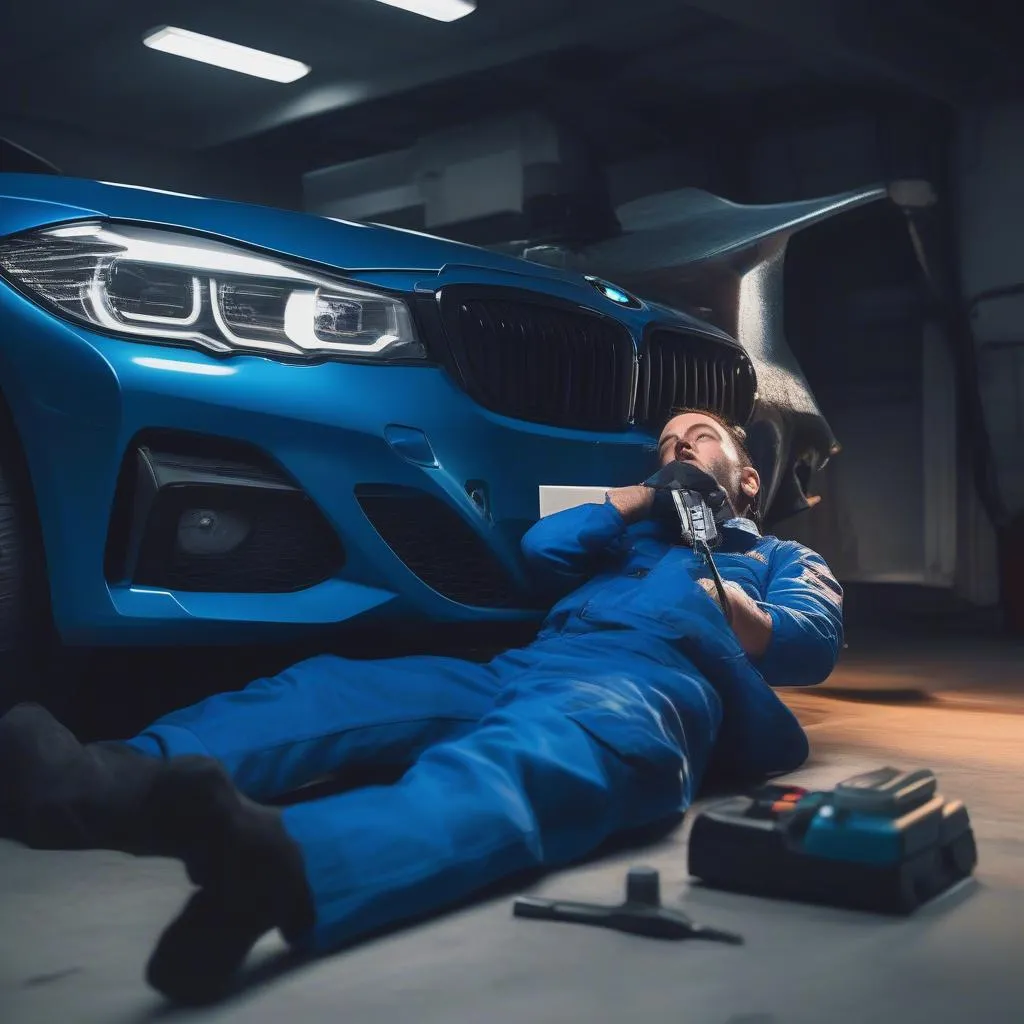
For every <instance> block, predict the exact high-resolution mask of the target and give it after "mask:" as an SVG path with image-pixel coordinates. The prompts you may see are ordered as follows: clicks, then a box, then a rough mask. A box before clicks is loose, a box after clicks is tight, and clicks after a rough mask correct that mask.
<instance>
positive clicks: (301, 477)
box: [0, 285, 652, 645]
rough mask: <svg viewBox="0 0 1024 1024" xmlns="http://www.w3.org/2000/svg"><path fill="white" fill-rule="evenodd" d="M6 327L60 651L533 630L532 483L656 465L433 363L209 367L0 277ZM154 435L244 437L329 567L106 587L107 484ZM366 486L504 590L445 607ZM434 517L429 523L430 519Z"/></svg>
mask: <svg viewBox="0 0 1024 1024" xmlns="http://www.w3.org/2000/svg"><path fill="white" fill-rule="evenodd" d="M0 333H2V337H0V371H2V373H3V382H4V390H5V397H6V400H7V403H8V405H9V406H10V408H11V411H12V414H13V417H14V420H15V423H16V425H17V427H18V430H19V433H20V435H21V443H22V445H23V448H24V451H25V454H26V458H27V461H28V465H29V469H30V473H31V477H32V483H33V488H34V493H35V498H36V504H37V508H38V514H39V519H40V523H41V529H42V535H43V540H44V546H45V553H46V558H47V565H48V574H49V583H50V591H51V600H52V608H53V614H54V618H55V622H56V624H57V628H58V630H59V632H60V635H61V636H62V638H63V639H64V641H65V642H66V643H69V644H72V645H118V644H140V645H151V644H162V643H181V642H186V643H210V642H240V643H241V642H250V641H254V640H268V639H287V638H289V637H291V636H293V635H295V634H296V633H300V632H302V631H304V630H305V629H307V628H309V627H314V628H320V627H337V626H348V627H359V628H362V627H363V626H365V625H370V624H373V625H380V624H385V625H386V624H387V623H389V622H395V623H398V622H409V621H416V620H419V621H429V622H442V623H460V622H503V621H510V622H514V621H524V620H528V619H530V618H533V617H535V615H536V611H535V610H532V609H531V608H530V601H529V597H528V587H527V584H526V580H525V579H524V577H523V569H522V564H521V561H520V557H519V540H520V538H521V536H522V534H523V532H524V531H525V530H526V529H527V528H528V527H529V525H530V524H531V523H532V522H534V521H535V520H536V518H537V516H538V512H539V498H538V489H539V487H540V486H541V485H544V484H548V485H552V484H554V485H579V486H618V485H623V484H629V483H635V482H636V481H637V480H638V479H641V478H642V476H643V474H644V471H645V469H646V468H647V466H648V465H649V460H650V458H651V449H652V437H651V436H650V434H649V433H647V432H645V431H642V430H629V431H625V432H620V433H611V434H602V433H595V432H590V431H577V430H569V429H562V428H554V427H550V426H544V425H539V424H533V423H527V422H522V421H518V420H513V419H510V418H507V417H504V416H501V415H498V414H495V413H493V412H490V411H487V410H486V409H484V408H482V407H481V406H480V405H478V404H476V403H475V402H474V401H473V400H472V399H471V398H470V397H468V396H467V395H466V393H465V392H464V391H463V390H461V389H460V388H459V387H458V386H457V385H456V384H455V383H454V382H453V380H452V378H451V377H450V375H449V374H448V373H447V372H446V371H445V370H443V369H441V368H439V367H437V366H434V365H430V366H428V365H423V366H418V365H393V366H388V365H372V364H357V363H340V362H328V363H323V364H320V365H313V366H300V365H288V364H282V363H279V362H275V361H272V360H269V359H264V358H261V357H254V356H240V357H235V358H232V359H229V360H223V361H222V360H217V359H214V358H211V357H208V356H206V355H204V354H202V353H199V352H197V351H192V350H185V349H175V348H170V347H160V346H155V345H147V344H137V343H134V342H131V341H125V340H121V339H116V338H111V337H106V336H103V335H101V334H98V333H94V332H91V331H88V330H85V329H82V328H79V327H77V326H74V325H71V324H68V323H65V322H63V321H60V320H57V319H55V318H54V317H52V316H51V315H50V314H48V313H47V312H45V311H44V310H42V309H40V308H39V307H37V306H35V305H34V304H32V303H31V302H29V301H27V300H26V299H25V298H23V297H22V296H20V295H19V294H17V293H15V292H13V291H11V290H9V289H8V288H6V287H5V286H3V285H0ZM154 430H159V431H163V432H171V433H174V432H182V433H183V434H184V433H187V434H190V435H195V436H198V437H199V438H204V437H205V438H214V439H229V440H235V441H241V442H245V443H246V444H247V445H248V446H251V447H252V448H253V449H254V450H257V451H258V452H260V453H262V454H263V455H264V456H266V457H267V458H268V459H269V460H271V461H272V463H273V464H275V465H276V466H277V467H279V469H280V470H281V471H282V473H283V474H284V475H285V476H286V477H287V478H288V479H289V480H290V482H291V483H292V484H293V485H294V486H295V487H296V488H297V489H298V490H299V491H301V492H303V493H304V495H306V496H307V497H308V499H309V501H310V502H311V503H312V504H313V505H314V506H315V507H316V509H318V510H319V513H320V514H322V517H323V519H324V520H325V521H326V523H327V524H328V525H329V527H330V529H331V531H332V532H333V533H334V535H335V536H336V537H337V539H338V540H339V541H340V544H341V546H342V548H343V550H344V561H343V564H341V565H340V567H339V568H338V569H337V571H336V572H333V571H332V572H331V573H330V575H329V576H328V577H327V578H325V579H323V580H322V581H320V582H316V583H315V584H314V585H311V586H306V587H303V588H301V589H296V590H293V591H291V592H280V593H260V592H247V593H238V592H216V591H205V592H200V591H190V590H181V589H174V588H171V587H163V586H154V585H139V584H138V583H133V582H132V581H131V580H128V579H120V578H117V577H118V574H117V572H112V570H111V568H110V564H109V554H108V545H109V543H110V540H111V533H112V525H111V524H112V517H114V518H115V520H116V506H117V504H118V502H119V501H121V502H123V501H124V495H123V494H121V496H120V497H119V493H120V492H119V481H122V483H121V489H122V491H123V488H124V484H123V479H122V474H123V470H124V467H125V465H126V460H127V461H129V462H130V461H131V459H132V458H133V457H134V456H133V449H134V448H135V447H136V446H137V445H138V443H139V438H140V436H142V437H145V436H146V435H147V432H152V431H154ZM365 493H373V494H376V495H377V497H378V498H380V497H381V496H383V497H384V498H387V497H388V495H391V496H392V497H396V498H397V497H398V496H404V497H406V498H408V497H410V496H413V497H415V498H416V499H417V500H416V501H414V502H412V503H411V504H410V503H406V504H404V505H398V506H394V507H395V508H396V509H398V510H399V513H398V514H399V515H400V516H405V517H406V518H408V517H409V516H414V517H418V516H421V515H422V514H423V509H424V508H427V509H429V510H432V512H431V515H430V516H426V517H424V521H423V522H419V521H417V523H411V524H410V523H406V524H405V525H406V526H408V527H410V529H411V530H412V532H413V533H414V534H415V533H416V530H417V529H419V530H420V533H421V534H422V535H421V536H419V541H418V542H419V544H420V548H421V550H425V551H426V552H427V555H426V556H422V557H428V556H429V553H430V550H431V546H432V545H434V546H435V550H436V549H437V547H438V546H443V545H446V544H451V543H452V536H451V534H452V532H453V531H455V532H456V533H457V534H458V537H457V538H456V540H457V542H458V543H461V544H464V545H467V548H466V550H470V551H472V552H476V554H477V555H478V556H479V557H481V558H486V559H487V560H488V561H489V568H488V570H487V571H488V572H490V573H491V576H492V577H493V576H494V574H495V573H497V574H498V575H499V576H500V577H501V579H502V580H504V581H505V583H507V591H508V592H507V593H506V594H505V595H504V596H503V597H502V598H501V599H500V600H490V599H488V604H489V605H490V606H487V607H481V606H478V605H475V604H471V603H467V601H466V600H465V599H453V598H452V596H451V593H449V595H448V596H446V595H445V593H444V592H443V591H444V589H445V588H444V587H441V588H440V589H436V586H437V579H436V575H435V576H431V575H430V574H429V573H426V574H425V573H423V572H422V567H415V568H417V571H413V568H411V567H410V565H409V564H407V561H408V559H407V560H406V561H403V558H402V557H399V554H400V553H401V552H399V553H396V550H395V546H394V541H393V539H392V538H389V539H391V540H392V543H391V544H390V545H389V543H388V541H387V540H386V539H385V537H384V536H382V533H381V530H380V527H381V524H380V522H379V521H378V522H377V526H376V527H375V525H374V523H373V522H371V516H370V514H369V513H368V512H367V508H368V505H367V502H366V501H365ZM361 496H362V497H363V499H364V500H361ZM130 504H131V502H128V505H130ZM439 505H440V507H441V509H442V510H443V511H444V512H445V515H444V516H442V517H441V519H442V520H443V529H439V528H438V526H437V522H436V520H437V517H436V515H434V514H433V513H436V512H437V511H438V507H439ZM393 518H394V517H393V516H392V519H393ZM428 520H429V521H428ZM400 525H401V524H400ZM431 529H433V530H435V533H436V535H434V536H432V535H430V532H429V531H430V530H431ZM424 531H425V533H424ZM115 532H116V530H115ZM385 532H387V531H385ZM406 532H407V533H408V532H409V531H408V530H406ZM115 539H116V538H115ZM417 573H419V575H418V574H417ZM428 581H432V582H433V583H434V586H431V585H428ZM456 589H457V590H458V588H456ZM459 593H465V591H464V590H463V591H459ZM510 595H511V596H510ZM519 596H521V597H522V600H519V599H518V597H519Z"/></svg>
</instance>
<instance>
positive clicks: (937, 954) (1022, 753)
mask: <svg viewBox="0 0 1024 1024" xmlns="http://www.w3.org/2000/svg"><path fill="white" fill-rule="evenodd" d="M789 699H790V700H791V702H792V706H793V707H794V708H795V709H796V711H797V713H798V714H799V715H800V716H801V718H802V719H803V721H804V722H805V723H806V724H807V726H808V729H809V732H810V735H811V737H812V745H813V756H812V760H811V762H810V763H809V764H808V765H807V766H806V767H805V768H804V769H803V770H801V771H800V772H799V773H797V774H796V775H795V776H794V779H795V781H797V782H799V783H801V784H804V785H808V784H810V785H831V784H834V783H835V782H837V781H839V780H840V779H842V778H844V777H846V776H848V775H851V774H854V773H856V772H858V771H861V770H866V769H869V768H873V767H878V766H879V765H881V764H886V763H896V764H900V765H907V766H916V765H928V766H930V767H932V768H934V769H935V770H936V771H937V772H938V773H939V776H940V781H941V784H942V789H943V791H944V792H946V793H947V794H949V795H955V796H958V797H962V798H963V799H965V801H966V802H967V805H968V807H969V809H970V812H971V816H972V819H973V823H974V828H975V832H976V835H977V838H978V842H979V848H980V866H979V871H978V875H977V879H976V880H974V881H972V882H970V883H967V884H966V885H964V886H963V887H961V888H960V889H959V890H957V891H954V892H953V893H951V894H948V895H947V896H946V897H944V898H942V899H940V900H939V901H937V902H936V903H935V904H933V905H931V906H929V907H927V908H925V909H924V910H922V911H920V912H919V913H918V914H917V915H916V916H914V917H913V918H911V919H907V920H889V919H882V918H876V917H873V916H870V915H864V914H857V913H848V912H840V911H834V910H830V909H823V908H815V907H807V906H801V905H797V904H788V903H778V902H771V901H766V900H758V899H752V898H748V897H741V896H734V895H728V894H721V893H715V892H711V891H706V890H701V889H700V888H699V887H692V888H691V887H690V886H689V884H688V882H687V875H686V858H685V839H686V825H685V824H684V826H683V827H682V828H681V829H680V830H679V831H678V832H677V833H676V834H675V835H673V836H672V837H670V838H669V839H668V840H666V841H664V842H662V843H660V844H659V845H657V846H655V847H651V848H648V849H645V850H642V851H634V852H632V853H628V854H622V855H616V856H613V857H610V858H607V859H605V860H603V861H600V862H597V863H593V864H588V865H585V866H583V867H579V868H576V869H573V870H571V871H566V872H562V873H561V874H559V875H556V876H552V877H550V878H548V879H546V880H544V881H543V882H541V883H539V884H537V885H535V886H533V887H532V889H531V890H530V891H533V892H536V893H543V894H557V895H558V896H561V897H565V898H569V899H572V898H578V899H587V900H595V901H607V902H614V901H617V900H618V899H619V898H620V895H621V887H622V882H623V878H624V875H625V871H626V869H627V867H628V866H630V865H632V864H637V863H644V864H651V865H653V866H655V867H657V868H659V869H660V871H661V875H662V890H663V895H664V898H666V899H667V900H679V899H681V900H683V901H684V903H685V905H686V906H687V907H688V908H689V910H690V912H691V913H692V914H693V916H694V917H695V918H697V919H698V920H700V921H705V922H706V923H708V924H711V925H716V926H719V927H721V928H726V929H729V930H733V931H738V932H740V933H741V934H743V935H744V936H745V938H746V944H745V945H744V946H742V947H730V946H719V945H715V944H706V943H700V942H685V943H658V942H654V941H651V940H647V939H642V938H634V937H629V936H625V935H620V934H617V933H612V932H603V931H598V930H589V929H586V928H579V927H575V926H570V925H559V924H545V923H538V922H531V921H520V920H515V919H513V918H512V916H511V909H510V903H511V900H510V897H507V896H506V897H501V898H497V899H492V900H490V901H488V902H485V903H482V904H479V905H476V906H473V907H471V908H469V909H466V910H463V911H460V912H457V913H454V914H451V915H449V916H447V917H445V918H443V919H441V920H438V921H435V922H433V923H430V924H426V925H423V926H420V927H417V928H414V929H410V930H408V931H405V932H401V933H398V934H396V935H393V936H390V937H387V938H383V939H379V940H377V941H374V942H372V943H369V944H366V945H364V946H361V947H359V948H356V949H354V950H352V951H349V952H346V953H343V954H340V955H337V956H335V957H332V958H329V959H326V960H323V961H320V962H317V963H313V964H307V965H304V966H299V967H294V968H292V969H289V965H288V964H287V962H282V960H281V954H282V947H281V945H280V943H279V942H278V941H277V940H276V939H268V940H266V941H265V942H264V943H262V944H261V946H260V947H258V949H257V952H256V955H255V956H254V961H253V969H252V971H251V972H250V977H249V978H248V979H247V985H246V986H245V987H243V988H242V990H241V991H240V993H239V994H238V995H237V996H236V997H234V998H232V999H231V1000H230V1001H228V1002H226V1003H223V1004H221V1005H219V1006H217V1007H213V1008H210V1009H207V1010H204V1011H171V1010H169V1009H168V1008H167V1007H166V1006H165V1005H164V1004H162V1003H161V1001H160V999H159V998H158V997H157V996H155V995H154V994H153V993H152V992H150V991H149V990H148V989H147V988H146V986H145V984H144V983H143V981H142V976H141V972H142V968H143V964H144V962H145V959H146V956H147V955H148V951H149V949H150V947H151V945H152V943H153V942H154V941H155V939H156V937H157V935H158V934H159V932H160V930H161V928H162V927H163V925H164V923H165V922H166V921H167V920H168V919H169V918H170V916H171V915H172V914H173V913H175V912H176V909H177V908H178V906H179V905H180V904H181V902H182V901H183V900H184V898H185V896H186V895H187V893H188V891H189V887H188V883H187V881H186V880H185V878H184V876H183V874H182V872H181V870H180V868H178V866H177V865H175V864H173V863H169V862H162V861H141V860H132V859H130V858H126V857H121V856H119V855H116V854H110V853H96V854H61V853H35V852H31V851H27V850H23V849H21V848H18V847H16V846H13V845H11V844H3V843H0V1021H2V1022H3V1024H37V1022H38V1024H56V1022H61V1021H68V1022H73V1024H90V1022H97V1024H99V1022H102V1024H120V1022H125V1024H129V1022H131V1024H136V1022H139V1024H141V1022H145V1021H150V1020H154V1021H155V1020H161V1019H164V1018H171V1019H177V1018H182V1019H187V1020H192V1019H195V1020H197V1021H199V1020H202V1021H216V1022H227V1021H246V1022H250V1021H252V1022H261V1021H267V1022H270V1021H275V1022H276V1021H281V1020H293V1021H303V1022H319V1021H325V1022H327V1021H337V1020H345V1021H346V1022H352V1024H358V1022H363V1021H366V1022H369V1021H370V1020H371V1019H380V1020H390V1021H396V1022H399V1021H400V1022H406V1021H408V1022H415V1024H484V1022H486V1024H506V1022H508V1024H512V1022H516V1024H525V1022H529V1024H563V1022H564V1024H570V1022H573V1024H575V1022H581V1024H582V1022H584V1021H586V1022H594V1021H608V1022H615V1024H621V1022H623V1021H626V1020H634V1019H635V1020H638V1021H650V1022H652V1024H655V1022H657V1024H662V1022H666V1021H683V1020H685V1021H686V1022H688V1024H844V1022H858V1024H860V1022H864V1024H867V1022H875V1024H888V1022H890V1021H891V1022H894V1024H895V1022H899V1024H917V1022H920V1024H962V1022H965V1021H974V1022H977V1024H1004V1022H1005V1024H1011V1022H1013V1024H1016V1022H1019V1021H1021V1020H1024V1009H1022V1007H1024V971H1022V970H1021V953H1022V951H1024V824H1022V821H1021V809H1022V803H1021V799H1020V794H1021V792H1022V788H1021V776H1022V769H1024V650H1022V649H1021V648H1020V647H1009V646H1006V645H1001V644H998V643H994V642H992V641H967V640H963V639H959V640H947V641H944V642H942V641H927V642H925V641H922V642H920V643H919V644H918V645H916V646H915V645H914V644H907V643H903V644H887V643H884V642H881V641H879V642H876V643H873V644H863V643H862V644H861V645H860V652H859V653H857V654H855V655H853V654H852V655H850V656H848V657H847V658H846V659H845V660H844V663H843V665H842V666H841V667H840V669H839V670H838V671H837V673H836V675H835V676H834V677H833V679H832V681H830V683H829V684H828V685H827V686H826V687H823V688H820V689H819V690H817V691H814V692H802V693H797V694H793V695H791V697H790V698H789Z"/></svg>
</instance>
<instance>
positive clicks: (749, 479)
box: [740, 466, 761, 501]
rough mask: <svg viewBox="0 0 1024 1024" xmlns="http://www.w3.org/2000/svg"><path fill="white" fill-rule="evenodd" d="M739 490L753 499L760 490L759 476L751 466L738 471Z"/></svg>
mask: <svg viewBox="0 0 1024 1024" xmlns="http://www.w3.org/2000/svg"><path fill="white" fill-rule="evenodd" d="M740 490H741V491H742V492H743V494H745V495H746V497H747V498H748V499H749V500H750V501H753V500H754V499H755V498H756V497H757V496H758V494H759V493H760V491H761V478H760V477H759V476H758V475H757V470H756V469H754V467H753V466H747V468H746V469H743V470H741V471H740Z"/></svg>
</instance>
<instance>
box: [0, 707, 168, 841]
mask: <svg viewBox="0 0 1024 1024" xmlns="http://www.w3.org/2000/svg"><path fill="white" fill-rule="evenodd" d="M161 765H162V762H161V761H160V760H159V759H157V758H151V757H146V756H145V755H143V754H140V753H138V752H137V751H135V750H133V749H132V748H131V747H127V746H124V745H121V744H105V743H93V744H89V745H88V746H83V745H82V744H81V743H79V742H78V740H77V739H76V738H75V736H74V734H73V733H72V732H71V731H70V730H69V729H67V728H65V727H64V726H63V725H61V723H60V722H58V721H57V719H56V718H54V717H53V715H51V714H50V713H49V712H48V711H47V710H46V709H45V708H43V707H41V706H40V705H38V704H19V705H17V706H16V707H14V708H12V709H11V710H10V711H9V712H8V713H7V714H6V715H4V716H3V717H2V718H0V836H3V837H4V838H6V839H14V840H16V841H18V842H22V843H25V844H26V845H28V846H32V847H35V848H36V849H56V850H80V849H97V848H107V849H114V850H125V851H126V852H147V851H144V850H143V849H142V847H144V846H145V837H144V836H141V835H139V828H138V825H139V811H140V808H141V807H142V806H143V804H144V802H145V800H146V797H147V795H148V793H149V791H150V788H151V787H152V784H153V782H154V780H155V779H156V776H157V774H158V772H159V770H160V768H161ZM155 852H158V851H155Z"/></svg>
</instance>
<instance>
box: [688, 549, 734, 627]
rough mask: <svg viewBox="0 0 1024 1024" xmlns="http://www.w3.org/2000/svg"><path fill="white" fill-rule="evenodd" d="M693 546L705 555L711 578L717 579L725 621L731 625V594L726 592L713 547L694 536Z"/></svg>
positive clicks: (716, 585) (716, 583)
mask: <svg viewBox="0 0 1024 1024" xmlns="http://www.w3.org/2000/svg"><path fill="white" fill-rule="evenodd" d="M693 546H694V548H695V549H696V550H697V551H699V552H700V553H701V554H702V555H703V556H704V561H705V562H707V565H708V569H709V570H710V571H711V578H712V579H713V580H714V581H715V589H716V590H717V591H718V601H719V604H721V606H722V611H723V612H724V613H725V621H726V622H728V623H729V625H730V626H731V625H732V605H731V604H729V595H728V594H727V593H726V590H725V583H724V582H723V581H722V574H721V573H720V572H719V571H718V566H717V565H715V558H714V555H712V554H711V548H710V547H708V544H707V541H703V540H698V539H697V538H694V541H693Z"/></svg>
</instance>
